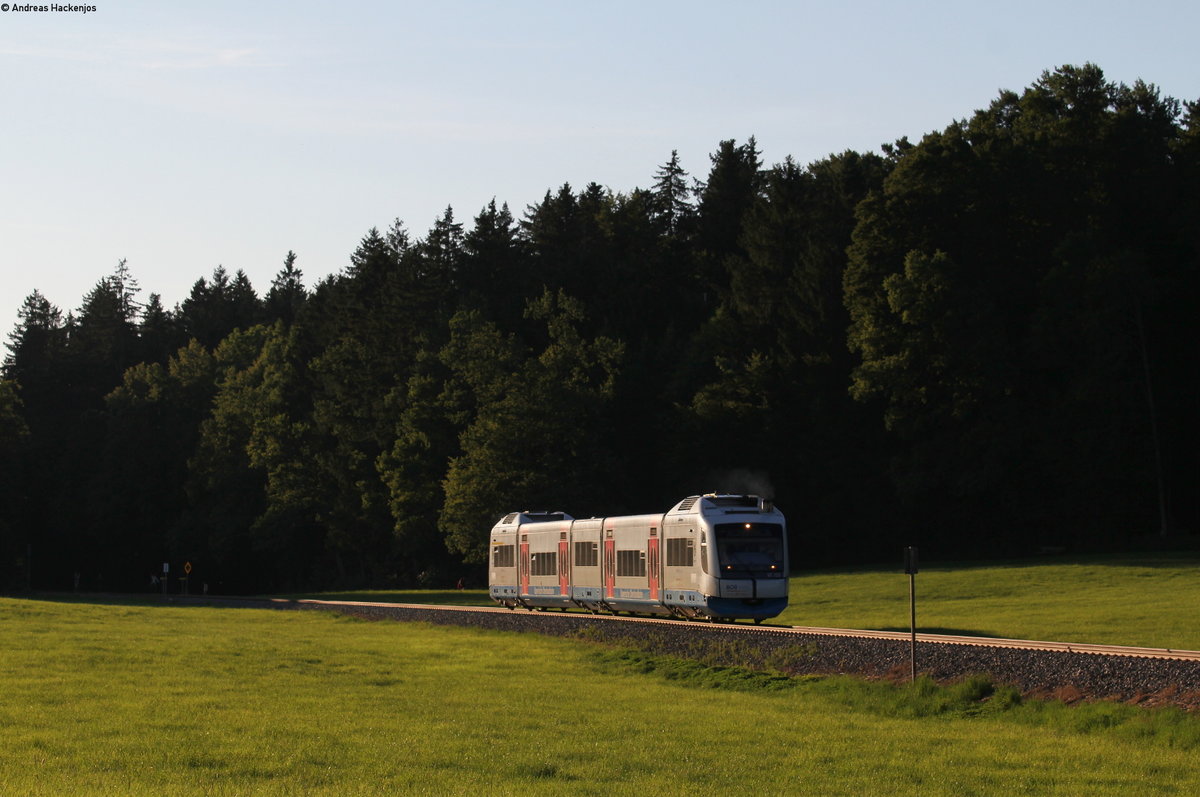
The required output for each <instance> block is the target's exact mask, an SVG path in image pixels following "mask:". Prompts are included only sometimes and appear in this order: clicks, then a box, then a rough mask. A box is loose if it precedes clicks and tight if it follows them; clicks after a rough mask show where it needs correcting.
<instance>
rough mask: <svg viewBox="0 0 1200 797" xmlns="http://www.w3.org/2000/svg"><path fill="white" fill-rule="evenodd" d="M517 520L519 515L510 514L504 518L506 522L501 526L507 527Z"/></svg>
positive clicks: (501, 522) (501, 523)
mask: <svg viewBox="0 0 1200 797" xmlns="http://www.w3.org/2000/svg"><path fill="white" fill-rule="evenodd" d="M516 519H517V513H516V512H509V513H508V514H507V515H505V516H504V520H501V521H500V525H501V526H507V525H508V524H509V523H512V522H513V521H514V520H516Z"/></svg>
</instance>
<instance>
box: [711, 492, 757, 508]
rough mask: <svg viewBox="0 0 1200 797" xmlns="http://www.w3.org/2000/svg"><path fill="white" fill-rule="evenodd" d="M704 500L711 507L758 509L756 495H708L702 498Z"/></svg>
mask: <svg viewBox="0 0 1200 797" xmlns="http://www.w3.org/2000/svg"><path fill="white" fill-rule="evenodd" d="M704 499H705V500H706V501H708V502H709V503H711V504H712V505H713V506H744V507H754V508H757V507H758V496H757V495H716V494H715V493H709V494H708V495H706V496H704Z"/></svg>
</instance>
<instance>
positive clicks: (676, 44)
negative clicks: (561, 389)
mask: <svg viewBox="0 0 1200 797" xmlns="http://www.w3.org/2000/svg"><path fill="white" fill-rule="evenodd" d="M33 1H34V2H37V3H45V4H46V5H47V6H49V4H50V2H51V0H33ZM61 2H63V3H71V4H75V3H77V0H61ZM85 2H86V6H85V7H86V8H87V9H88V10H87V11H86V12H85V13H84V12H79V11H58V12H56V11H39V10H36V6H35V10H29V11H24V10H17V9H19V8H22V7H24V5H25V4H26V3H25V0H21V2H19V3H13V2H12V1H11V0H9V2H8V3H7V4H5V5H3V9H5V10H0V109H2V114H3V115H2V117H0V119H2V120H3V121H2V122H0V277H2V279H0V324H3V325H4V327H5V332H6V333H7V332H10V331H11V330H13V328H14V325H15V324H16V323H17V309H18V308H19V307H20V305H21V303H22V301H23V300H24V298H25V297H26V296H28V295H29V294H30V293H32V292H33V291H34V290H38V291H40V292H41V293H42V294H43V295H44V296H46V298H48V299H49V300H50V301H51V302H52V303H54V304H55V305H56V306H58V307H59V308H60V309H61V310H62V311H63V313H64V315H65V314H66V313H67V312H69V311H72V310H75V309H77V308H78V307H79V305H80V303H81V302H82V299H83V297H84V296H85V295H86V293H87V292H88V291H89V290H91V288H92V287H94V286H95V284H96V283H97V282H98V281H99V280H100V279H102V278H103V277H105V276H107V275H109V274H111V273H113V271H114V270H115V268H116V266H117V264H118V262H119V261H121V260H122V259H124V260H126V261H127V265H128V268H129V270H130V272H131V273H132V275H133V277H134V278H136V280H137V281H138V284H139V285H140V287H141V293H140V294H139V297H138V298H139V299H141V300H145V299H146V298H148V296H149V294H150V293H152V292H153V293H158V294H160V295H161V296H162V301H163V303H164V304H165V305H166V306H167V307H168V308H170V307H172V306H174V305H175V304H176V303H178V302H181V301H182V300H183V299H184V298H186V296H187V294H188V292H189V291H190V290H191V286H192V285H193V283H195V282H196V280H197V279H199V278H201V277H208V276H211V274H212V272H213V269H215V268H216V267H217V266H224V267H225V269H226V270H228V271H229V272H230V274H232V273H234V272H236V271H237V270H238V269H242V270H244V271H245V272H246V274H247V275H248V276H249V277H250V280H251V282H252V283H253V285H254V287H255V288H256V289H257V290H258V292H259V294H260V295H263V294H265V293H266V291H267V290H268V289H269V287H270V282H271V279H272V277H273V276H274V275H275V274H276V273H277V272H278V271H279V269H280V268H281V267H282V265H283V261H284V258H285V256H286V254H287V252H288V251H289V250H294V251H295V252H296V255H297V261H296V265H297V266H298V267H299V268H300V269H301V270H302V271H303V273H304V278H305V282H306V284H307V285H309V286H310V287H311V286H312V285H313V284H314V283H315V282H316V281H318V280H319V279H321V278H323V277H324V276H326V275H328V274H331V273H336V272H338V271H340V270H342V269H344V268H345V267H346V266H347V264H348V263H349V256H350V253H351V252H352V251H353V250H354V248H355V246H356V245H357V244H358V242H359V241H360V240H361V239H362V237H363V236H364V235H365V234H366V233H367V231H368V230H369V229H370V228H372V227H378V228H379V229H381V230H383V229H385V228H386V227H388V226H389V225H391V224H392V222H393V221H394V220H395V219H400V220H401V221H402V222H403V223H404V224H405V226H406V227H407V228H408V230H409V231H410V234H411V235H412V236H413V237H414V238H417V237H422V236H424V235H425V234H426V233H427V232H428V231H429V229H430V227H431V226H432V225H433V223H434V221H435V219H437V218H439V217H440V216H441V215H442V214H443V213H444V212H445V210H446V208H447V207H452V208H453V211H454V215H455V218H456V220H458V221H461V222H464V223H465V225H466V227H467V229H470V226H471V223H472V220H473V219H474V217H475V216H476V215H478V213H479V211H480V210H481V209H482V208H483V207H484V206H485V205H487V203H488V202H489V201H490V200H492V199H495V200H496V202H497V204H500V203H505V202H506V203H508V205H509V207H510V209H511V210H512V212H513V214H514V215H515V216H517V217H518V218H519V217H521V216H522V215H523V214H524V212H525V209H526V208H527V207H528V206H529V205H532V204H535V203H537V202H539V201H540V200H541V199H542V198H543V197H544V195H545V193H546V192H547V191H548V190H557V189H558V187H560V186H561V185H563V184H564V183H570V184H571V185H572V186H573V187H574V188H576V189H577V190H578V189H581V188H583V187H584V186H585V185H586V184H587V183H589V182H596V183H599V184H601V185H603V186H606V187H608V188H610V189H611V190H613V191H614V192H628V191H630V190H632V189H634V188H637V187H648V186H649V185H650V184H651V183H652V182H653V179H654V173H655V171H656V170H657V169H658V168H659V167H660V166H661V165H662V164H664V163H666V162H667V161H668V160H669V159H670V156H671V152H672V150H677V151H678V153H679V157H680V161H681V164H682V166H683V168H684V169H686V170H687V171H688V172H689V173H690V174H691V176H692V177H695V178H698V179H703V178H704V177H705V176H706V174H707V171H708V167H709V165H710V161H709V155H710V154H711V153H712V152H715V151H716V149H717V145H718V144H719V143H720V142H721V141H722V140H726V139H735V140H737V141H738V142H739V143H741V142H743V141H745V140H746V139H747V138H749V137H750V136H755V137H756V140H757V142H758V145H759V149H760V151H761V153H762V156H763V160H764V162H765V163H766V164H767V165H770V164H773V163H778V162H781V161H783V160H784V159H785V158H786V157H788V156H791V157H792V158H794V159H795V160H796V161H798V162H799V163H802V164H807V163H811V162H813V161H816V160H819V159H821V158H824V157H826V156H827V155H829V154H832V153H835V152H842V151H845V150H848V149H850V150H856V151H859V152H868V151H878V149H879V147H880V146H881V145H882V144H884V143H887V142H891V141H895V140H897V139H899V138H901V137H904V136H907V137H909V138H910V139H913V140H918V139H919V138H920V137H921V136H922V135H923V134H925V133H927V132H930V131H932V130H939V129H942V128H944V127H945V126H946V125H948V124H950V123H951V122H953V121H954V120H955V119H961V118H965V117H967V116H969V115H970V114H971V113H972V112H973V111H974V110H976V109H978V108H982V107H986V106H987V105H988V104H989V103H990V102H991V101H992V100H993V99H994V98H995V97H996V96H997V95H998V93H999V92H1000V91H1001V90H1003V89H1012V90H1015V91H1020V90H1022V89H1024V88H1025V87H1027V86H1029V85H1030V84H1032V83H1033V82H1035V81H1036V80H1037V79H1038V78H1039V76H1040V75H1041V74H1042V72H1044V71H1046V70H1052V69H1054V68H1056V67H1058V66H1060V65H1063V64H1083V63H1085V62H1092V63H1095V64H1097V65H1099V66H1100V67H1101V68H1102V69H1103V70H1104V72H1105V75H1106V76H1107V77H1108V79H1109V80H1112V81H1116V82H1124V83H1133V82H1134V81H1135V80H1138V79H1142V80H1145V81H1147V82H1149V83H1153V84H1155V85H1157V86H1158V87H1159V88H1160V90H1161V91H1162V93H1163V94H1165V95H1169V96H1173V97H1176V98H1178V99H1180V100H1197V99H1200V58H1197V57H1196V54H1195V31H1196V30H1197V29H1200V3H1196V2H1194V0H1191V1H1190V2H1165V1H1158V0H1146V1H1145V2H1141V3H1137V4H1135V3H1132V2H1129V0H1122V1H1121V2H1110V0H1091V1H1090V2H1054V0H1043V1H1042V2H1025V1H1024V0H1014V1H1013V2H1006V3H973V2H962V1H961V0H960V2H954V3H950V2H921V0H911V2H908V3H894V2H887V3H883V2H871V1H869V2H861V1H860V2H845V3H838V2H808V1H807V0H796V1H794V2H768V1H766V0H741V2H739V3H736V4H735V3H731V2H722V3H716V2H707V1H706V0H690V1H689V2H675V1H674V0H634V2H626V0H608V2H605V3H583V2H571V1H570V0H557V2H523V0H507V2H503V3H500V2H454V0H439V1H438V2H431V1H430V0H425V2H421V3H413V2H404V1H403V0H392V2H353V1H352V0H351V1H350V2H341V3H332V2H306V1H305V0H292V2H286V3H283V2H271V0H259V1H258V2H255V3H241V2H236V3H235V2H224V0H209V2H203V3H197V2H187V3H185V2H171V0H155V1H154V2H137V1H135V0H85ZM5 340H7V335H6V338H5Z"/></svg>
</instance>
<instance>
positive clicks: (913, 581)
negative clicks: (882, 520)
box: [904, 545, 917, 681]
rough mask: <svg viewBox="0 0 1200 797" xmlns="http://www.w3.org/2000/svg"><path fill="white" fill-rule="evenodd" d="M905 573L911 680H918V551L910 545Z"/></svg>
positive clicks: (905, 553)
mask: <svg viewBox="0 0 1200 797" xmlns="http://www.w3.org/2000/svg"><path fill="white" fill-rule="evenodd" d="M904 572H905V573H907V574H908V626H909V630H910V634H911V636H910V637H909V641H908V669H909V679H910V680H913V681H915V680H917V549H916V548H915V547H914V546H912V545H910V546H908V547H907V548H905V549H904Z"/></svg>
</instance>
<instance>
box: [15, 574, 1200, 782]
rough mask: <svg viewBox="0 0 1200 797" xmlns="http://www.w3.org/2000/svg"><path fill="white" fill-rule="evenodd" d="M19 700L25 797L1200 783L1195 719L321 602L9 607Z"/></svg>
mask: <svg viewBox="0 0 1200 797" xmlns="http://www.w3.org/2000/svg"><path fill="white" fill-rule="evenodd" d="M804 580H805V579H804V578H803V577H802V578H800V579H799V580H798V581H799V582H800V583H801V584H803V583H804ZM0 689H2V692H0V794H4V795H8V794H14V795H62V794H72V793H74V794H121V795H125V794H129V795H135V794H136V795H144V794H164V795H165V794H203V795H243V794H318V795H335V794H336V795H355V794H485V793H486V794H497V795H506V794H514V795H515V794H522V795H528V794H564V795H565V794H572V795H592V794H594V795H602V794H603V795H612V794H627V793H636V792H645V793H654V794H663V795H685V794H687V795H692V794H696V793H704V794H712V793H737V794H821V795H825V794H829V795H838V794H845V795H851V794H853V795H872V794H877V795H895V794H913V795H916V794H920V795H1000V794H1005V795H1007V794H1037V795H1043V794H1061V795H1082V794H1087V795H1130V794H1181V795H1182V794H1194V793H1197V792H1200V718H1197V717H1195V716H1189V715H1186V714H1184V713H1183V712H1179V711H1174V710H1170V711H1161V710H1159V711H1146V710H1142V709H1134V708H1130V707H1126V706H1115V705H1107V704H1102V705H1095V706H1082V707H1063V706H1059V705H1056V704H1042V703H1034V702H1022V701H1021V700H1020V698H1019V697H1018V696H1016V695H1015V694H1013V693H1011V692H1008V691H1006V690H1004V689H1002V688H1001V689H996V688H993V687H992V686H991V685H989V684H987V683H986V682H982V681H979V680H978V679H975V680H972V681H968V682H966V683H964V684H961V685H958V686H954V687H948V688H943V687H937V686H935V685H933V684H930V683H928V682H923V681H922V682H919V683H918V684H916V685H914V686H904V687H896V686H892V685H888V684H872V683H866V682H861V681H854V680H851V679H844V678H828V679H825V678H805V679H786V678H782V677H779V676H773V675H771V674H753V673H747V672H744V671H737V670H730V669H721V668H711V667H704V666H701V665H699V664H696V663H694V662H680V661H676V660H671V659H659V658H655V657H653V656H651V655H648V654H645V653H634V652H630V651H613V650H608V649H605V648H602V647H599V646H596V645H594V644H591V643H587V642H583V641H576V640H567V639H555V638H544V637H540V636H537V635H521V634H515V633H498V632H484V631H478V630H474V629H466V628H456V627H437V626H427V625H423V624H407V623H394V622H366V621H360V620H354V619H350V618H346V617H343V616H340V615H336V614H332V613H324V612H287V611H271V610H259V609H230V608H212V607H199V606H197V607H181V606H174V605H156V604H154V603H151V602H146V603H143V604H137V603H125V604H121V603H111V604H103V603H94V604H93V603H86V602H54V601H45V600H25V599H0Z"/></svg>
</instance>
